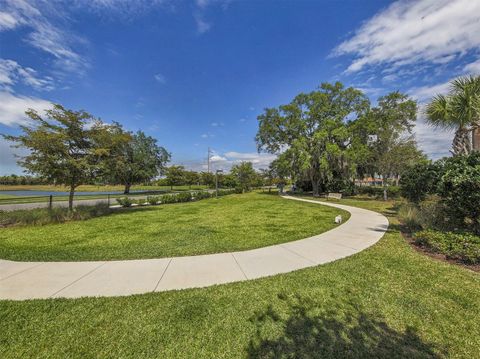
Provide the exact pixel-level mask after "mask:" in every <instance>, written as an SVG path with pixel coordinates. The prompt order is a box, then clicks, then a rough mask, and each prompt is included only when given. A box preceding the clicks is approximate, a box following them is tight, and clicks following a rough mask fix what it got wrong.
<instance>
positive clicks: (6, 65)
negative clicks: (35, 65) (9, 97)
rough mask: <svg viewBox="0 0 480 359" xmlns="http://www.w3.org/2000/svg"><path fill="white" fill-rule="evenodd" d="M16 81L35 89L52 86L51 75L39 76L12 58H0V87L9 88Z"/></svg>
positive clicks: (45, 88) (51, 87) (46, 89)
mask: <svg viewBox="0 0 480 359" xmlns="http://www.w3.org/2000/svg"><path fill="white" fill-rule="evenodd" d="M18 82H22V83H24V84H25V85H28V86H31V87H33V88H34V89H36V90H44V91H50V90H53V88H54V86H53V79H52V78H51V77H44V78H40V77H38V76H37V72H36V71H35V70H34V69H32V68H30V67H23V66H21V65H20V64H18V63H17V62H16V61H14V60H8V59H0V88H3V89H4V90H11V86H13V85H15V84H16V83H18Z"/></svg>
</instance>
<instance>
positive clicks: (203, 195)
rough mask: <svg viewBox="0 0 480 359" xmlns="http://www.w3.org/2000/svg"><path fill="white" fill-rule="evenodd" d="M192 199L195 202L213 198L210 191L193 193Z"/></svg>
mask: <svg viewBox="0 0 480 359" xmlns="http://www.w3.org/2000/svg"><path fill="white" fill-rule="evenodd" d="M192 197H193V199H194V200H196V201H199V200H201V199H205V198H211V197H212V193H210V192H208V191H197V192H192Z"/></svg>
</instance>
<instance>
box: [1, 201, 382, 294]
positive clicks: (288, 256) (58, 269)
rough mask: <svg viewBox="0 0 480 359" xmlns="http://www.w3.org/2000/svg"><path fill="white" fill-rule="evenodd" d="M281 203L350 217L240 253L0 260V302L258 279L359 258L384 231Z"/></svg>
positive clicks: (368, 219) (371, 218) (363, 221)
mask: <svg viewBox="0 0 480 359" xmlns="http://www.w3.org/2000/svg"><path fill="white" fill-rule="evenodd" d="M284 198H286V199H289V200H297V201H304V202H309V203H316V204H319V205H326V206H331V207H336V208H341V209H344V210H346V211H348V212H350V213H351V216H350V219H349V220H348V221H347V222H346V223H344V224H342V225H341V226H338V227H336V228H334V229H332V230H330V231H328V232H325V233H322V234H319V235H316V236H313V237H310V238H305V239H301V240H298V241H293V242H289V243H284V244H279V245H274V246H269V247H264V248H258V249H253V250H248V251H241V252H231V253H219V254H209V255H201V256H190V257H174V258H160V259H144V260H126V261H98V262H13V261H7V260H0V299H13V300H23V299H32V298H40V299H46V298H58V297H65V298H78V297H84V296H96V297H97V296H121V295H131V294H138V293H147V292H158V291H168V290H175V289H185V288H195V287H205V286H211V285H215V284H222V283H229V282H237V281H243V280H249V279H255V278H261V277H266V276H271V275H275V274H280V273H287V272H291V271H294V270H297V269H301V268H307V267H313V266H317V265H319V264H323V263H328V262H332V261H335V260H338V259H340V258H344V257H347V256H350V255H352V254H355V253H358V252H360V251H362V250H364V249H366V248H368V247H370V246H371V245H373V244H375V243H376V242H377V241H378V240H379V239H380V238H381V237H382V236H383V234H384V233H385V231H386V230H387V228H388V220H387V218H386V217H385V216H383V215H381V214H379V213H376V212H372V211H369V210H366V209H361V208H356V207H350V206H345V205H342V204H337V203H325V202H318V201H313V200H305V199H300V198H294V197H288V196H286V197H284ZM332 221H333V218H332Z"/></svg>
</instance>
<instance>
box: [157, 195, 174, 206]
mask: <svg viewBox="0 0 480 359" xmlns="http://www.w3.org/2000/svg"><path fill="white" fill-rule="evenodd" d="M161 201H162V204H167V203H176V202H177V196H176V195H174V194H164V195H163V196H162V197H161Z"/></svg>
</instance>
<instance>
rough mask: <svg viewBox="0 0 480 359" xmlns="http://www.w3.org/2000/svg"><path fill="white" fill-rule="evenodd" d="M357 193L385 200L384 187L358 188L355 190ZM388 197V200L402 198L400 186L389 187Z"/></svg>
mask: <svg viewBox="0 0 480 359" xmlns="http://www.w3.org/2000/svg"><path fill="white" fill-rule="evenodd" d="M355 193H356V194H360V195H367V196H371V197H376V198H383V187H377V186H357V187H356V188H355ZM387 196H388V198H398V197H400V188H399V187H398V186H388V187H387Z"/></svg>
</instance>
